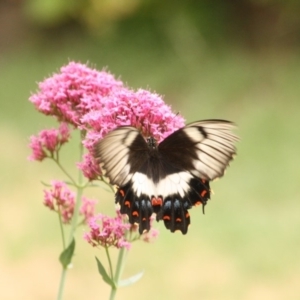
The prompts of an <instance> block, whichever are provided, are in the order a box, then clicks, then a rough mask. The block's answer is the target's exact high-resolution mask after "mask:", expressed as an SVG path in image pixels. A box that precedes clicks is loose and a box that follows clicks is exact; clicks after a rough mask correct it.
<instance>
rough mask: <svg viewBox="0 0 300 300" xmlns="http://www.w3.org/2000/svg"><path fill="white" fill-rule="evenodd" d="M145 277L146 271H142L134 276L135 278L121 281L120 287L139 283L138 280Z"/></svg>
mask: <svg viewBox="0 0 300 300" xmlns="http://www.w3.org/2000/svg"><path fill="white" fill-rule="evenodd" d="M143 275H144V271H142V272H140V273H138V274H136V275H133V276H131V277H129V278H127V279H123V280H120V281H119V282H118V287H123V286H128V285H131V284H133V283H135V282H137V281H138V280H140V279H141V278H142V276H143Z"/></svg>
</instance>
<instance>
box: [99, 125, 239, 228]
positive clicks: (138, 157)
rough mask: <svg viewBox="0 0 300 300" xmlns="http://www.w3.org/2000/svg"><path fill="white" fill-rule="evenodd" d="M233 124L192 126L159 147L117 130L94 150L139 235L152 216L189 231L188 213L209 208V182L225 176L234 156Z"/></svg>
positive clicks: (130, 132)
mask: <svg viewBox="0 0 300 300" xmlns="http://www.w3.org/2000/svg"><path fill="white" fill-rule="evenodd" d="M232 128H233V124H232V123H231V122H228V121H223V120H206V121H198V122H194V123H191V124H189V125H187V126H185V127H183V128H181V129H179V130H177V131H175V132H174V133H173V134H171V135H170V136H168V137H167V138H166V139H164V140H163V141H162V142H161V143H159V144H158V143H157V142H156V140H155V139H154V138H153V137H149V138H147V139H146V140H145V139H144V138H143V136H142V135H141V134H140V133H139V131H138V130H137V129H136V128H133V127H130V126H124V127H119V128H117V129H115V130H113V131H112V132H110V133H108V134H107V135H106V136H105V137H104V139H103V140H101V141H100V142H99V143H98V144H97V145H96V148H95V157H96V158H97V159H98V160H99V162H100V164H101V168H102V169H103V170H105V171H106V174H105V175H106V176H107V177H108V178H109V179H110V182H111V183H112V184H115V185H117V186H118V190H117V193H116V203H119V204H120V206H121V213H124V214H127V215H128V217H129V222H130V223H131V224H134V223H138V224H139V231H140V233H142V232H143V231H144V230H147V231H148V230H149V229H150V217H151V215H152V214H153V213H156V218H157V220H161V219H162V220H164V223H165V226H166V227H167V229H169V230H171V232H174V231H176V230H180V231H181V232H182V233H183V234H185V233H186V232H187V228H188V225H189V224H190V215H189V213H188V209H190V208H191V207H192V206H194V205H198V204H202V205H203V206H204V205H205V204H206V202H207V200H208V199H209V198H210V187H209V181H210V180H213V179H215V178H217V177H221V176H222V175H223V174H224V170H225V168H226V167H227V166H228V164H229V161H230V160H231V159H232V157H233V155H234V154H235V146H234V142H235V141H237V137H236V136H235V135H234V134H233V133H231V131H230V130H231V129H232Z"/></svg>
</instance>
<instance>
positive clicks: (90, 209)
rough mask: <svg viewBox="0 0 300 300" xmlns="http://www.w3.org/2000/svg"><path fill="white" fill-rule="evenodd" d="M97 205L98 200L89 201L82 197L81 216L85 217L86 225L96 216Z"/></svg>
mask: <svg viewBox="0 0 300 300" xmlns="http://www.w3.org/2000/svg"><path fill="white" fill-rule="evenodd" d="M96 204H97V200H92V199H88V198H86V197H82V205H81V208H80V214H81V215H83V217H84V220H83V222H84V223H87V221H88V220H89V219H90V218H91V217H93V216H94V215H95V206H96Z"/></svg>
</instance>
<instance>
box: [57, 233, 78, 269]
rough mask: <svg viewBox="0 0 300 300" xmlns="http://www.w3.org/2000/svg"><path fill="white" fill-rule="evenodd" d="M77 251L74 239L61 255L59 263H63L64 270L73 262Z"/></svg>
mask: <svg viewBox="0 0 300 300" xmlns="http://www.w3.org/2000/svg"><path fill="white" fill-rule="evenodd" d="M74 250H75V240H74V238H73V239H72V242H71V243H70V245H69V246H68V247H67V248H66V249H65V250H64V251H63V252H62V253H61V254H60V256H59V261H60V262H61V264H62V266H63V268H64V269H66V268H67V267H68V265H69V264H70V263H71V261H72V257H73V255H74Z"/></svg>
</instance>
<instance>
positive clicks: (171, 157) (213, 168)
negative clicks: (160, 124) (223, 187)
mask: <svg viewBox="0 0 300 300" xmlns="http://www.w3.org/2000/svg"><path fill="white" fill-rule="evenodd" d="M234 127H235V126H234V124H233V123H231V122H228V121H224V120H204V121H198V122H194V123H191V124H188V125H187V126H185V127H183V128H181V129H179V130H177V131H175V132H174V133H173V134H171V135H170V136H168V137H167V138H166V139H165V140H163V141H162V142H161V143H160V144H159V146H158V150H159V152H160V153H161V155H162V157H163V160H164V161H165V162H168V163H169V164H171V165H173V167H177V168H178V169H180V170H185V171H187V172H189V173H191V174H192V175H193V176H195V177H198V178H201V179H205V180H213V179H215V178H217V177H221V176H223V175H224V171H225V169H226V168H227V166H228V165H229V162H230V161H231V160H232V158H233V156H234V154H235V153H236V148H235V145H234V144H235V142H236V141H237V140H238V137H237V136H236V135H234V134H233V133H232V132H231V130H232V129H233V128H234Z"/></svg>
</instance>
